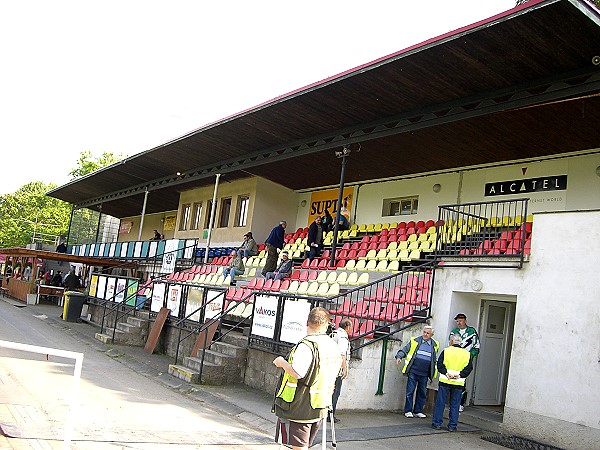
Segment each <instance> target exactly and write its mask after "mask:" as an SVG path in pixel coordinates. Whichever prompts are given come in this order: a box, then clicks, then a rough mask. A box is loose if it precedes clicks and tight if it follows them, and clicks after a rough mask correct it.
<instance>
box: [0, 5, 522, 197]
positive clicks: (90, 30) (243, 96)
mask: <svg viewBox="0 0 600 450" xmlns="http://www.w3.org/2000/svg"><path fill="white" fill-rule="evenodd" d="M514 5H515V1H514V0H493V1H491V0H486V1H482V0H453V1H448V0H445V1H442V0H429V1H417V2H409V1H406V0H396V1H377V0H372V1H370V2H365V1H364V0H363V1H355V0H346V1H339V0H320V1H313V0H307V1H285V0H277V1H271V0H265V1H260V0H255V1H247V0H236V1H226V0H219V1H210V2H208V1H206V2H203V1H198V0H194V1H177V0H172V1H155V0H143V1H139V0H129V1H127V0H119V1H113V0H105V1H102V2H100V1H81V0H77V1H61V0H53V1H47V0H33V1H28V0H19V1H6V2H1V3H0V55H1V59H0V61H1V63H0V154H1V155H2V159H1V161H2V162H1V163H0V167H1V168H2V175H3V176H2V179H1V180H0V195H4V194H8V193H11V192H14V191H16V190H17V189H19V187H21V186H23V185H25V184H27V183H30V182H32V181H42V182H44V183H54V184H56V185H59V186H60V185H62V184H65V183H67V182H68V181H69V180H70V176H69V172H71V171H72V170H73V169H74V168H76V167H77V160H78V159H79V156H80V154H81V152H83V151H89V152H91V153H92V155H93V156H94V157H98V156H100V155H101V154H102V153H103V152H112V153H114V154H122V155H124V156H130V155H134V154H137V153H140V152H143V151H146V150H150V149H152V148H154V147H156V146H158V145H161V144H163V143H165V142H168V141H170V140H172V139H175V138H177V137H179V136H182V135H184V134H186V133H188V132H190V131H193V130H196V129H198V128H200V127H202V126H203V125H205V124H207V123H211V122H214V121H217V120H219V119H221V118H224V117H227V116H230V115H232V114H235V113H237V112H240V111H243V110H245V109H248V108H251V107H252V106H256V105H258V104H261V103H263V102H266V101H268V100H270V99H272V98H274V97H277V96H280V95H282V94H285V93H287V92H290V91H293V90H296V89H299V88H301V87H303V86H306V85H308V84H311V83H314V82H317V81H319V80H322V79H325V78H327V77H330V76H332V75H335V74H338V73H340V72H343V71H346V70H349V69H351V68H353V67H356V66H358V65H361V64H364V63H367V62H369V61H372V60H375V59H377V58H381V57H383V56H385V55H389V54H391V53H394V52H397V51H399V50H402V49H403V48H406V47H408V46H411V45H414V44H417V43H419V42H423V41H425V40H427V39H430V38H432V37H435V36H439V35H441V34H444V33H447V32H449V31H451V30H455V29H457V28H460V27H462V26H465V25H469V24H471V23H474V22H477V21H479V20H482V19H485V18H487V17H490V16H493V15H495V14H498V13H500V12H503V11H506V10H508V9H510V8H512V7H514Z"/></svg>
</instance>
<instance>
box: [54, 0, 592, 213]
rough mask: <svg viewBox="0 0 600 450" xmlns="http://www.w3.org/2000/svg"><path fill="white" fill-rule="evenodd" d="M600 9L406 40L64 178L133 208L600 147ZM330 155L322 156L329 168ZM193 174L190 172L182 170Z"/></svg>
mask: <svg viewBox="0 0 600 450" xmlns="http://www.w3.org/2000/svg"><path fill="white" fill-rule="evenodd" d="M598 42H600V14H599V12H598V10H597V9H595V7H593V6H591V4H590V3H588V2H586V1H582V0H580V1H577V0H573V1H568V0H544V1H540V0H538V1H530V2H528V3H525V4H524V5H521V6H519V7H516V8H514V9H511V10H509V11H507V12H505V13H502V14H499V15H497V16H494V17H491V18H489V19H486V20H484V21H481V22H478V23H475V24H472V25H469V26H467V27H464V28H461V29H459V30H456V31H453V32H451V33H448V34H445V35H442V36H439V37H436V38H433V39H430V40H428V41H425V42H423V43H421V44H418V45H415V46H412V47H409V48H406V49H403V50H401V51H399V52H397V53H394V54H392V55H388V56H385V57H383V58H380V59H378V60H376V61H373V62H370V63H368V64H365V65H362V66H359V67H356V68H354V69H351V70H349V71H346V72H343V73H341V74H338V75H336V76H333V77H331V78H328V79H326V80H323V81H320V82H318V83H314V84H312V85H309V86H306V87H304V88H301V89H299V90H297V91H294V92H291V93H288V94H285V95H282V96H280V97H278V98H275V99H273V100H270V101H268V102H266V103H263V104H261V105H258V106H256V107H254V108H251V109H249V110H246V111H242V112H240V113H238V114H235V115H233V116H230V117H227V118H225V119H222V120H220V121H217V122H215V123H212V124H209V125H206V126H203V127H202V128H199V129H198V130H195V131H193V132H191V133H189V134H187V135H185V136H182V137H180V138H177V139H174V140H173V141H170V142H167V143H165V144H163V145H160V146H158V147H155V148H153V149H150V150H148V151H146V152H143V153H140V154H138V155H135V156H132V157H129V158H126V159H124V160H122V161H121V162H119V163H116V164H113V165H111V166H109V167H107V168H104V169H102V170H99V171H97V172H94V173H93V174H90V175H88V176H85V177H83V178H81V179H78V180H76V181H73V182H71V183H68V184H66V185H64V186H61V187H58V188H56V189H54V190H52V191H51V192H49V194H48V195H50V196H52V197H56V198H59V199H62V200H65V201H67V202H69V203H72V204H76V205H78V206H86V207H92V206H93V205H98V204H100V203H101V204H102V212H104V213H107V214H110V215H113V216H116V217H125V216H131V215H137V214H139V213H140V211H141V205H142V203H143V196H144V192H145V191H146V190H148V191H150V195H148V203H147V206H146V213H155V212H161V211H167V210H172V209H177V207H178V203H179V193H180V192H181V191H184V190H187V189H190V188H193V187H199V186H204V185H212V184H213V183H214V176H213V175H214V174H216V173H221V174H223V177H224V179H226V180H230V181H231V180H235V179H239V178H245V177H249V176H260V177H264V178H267V179H269V180H271V181H273V182H275V183H279V184H281V185H284V186H286V187H288V188H290V189H295V190H301V189H311V188H317V187H322V186H330V185H336V184H337V183H338V182H339V176H340V164H339V161H338V160H337V159H336V157H335V155H334V149H338V150H339V149H340V148H341V147H342V145H344V144H357V143H360V144H361V150H360V152H355V151H354V152H353V153H352V154H351V157H350V159H349V163H348V165H347V170H346V182H347V183H356V182H360V181H365V180H372V179H381V178H387V177H398V176H403V175H409V174H415V173H430V172H435V171H442V170H448V169H454V168H460V167H468V166H476V165H486V164H495V163H500V162H503V161H514V160H521V159H527V158H540V157H547V156H551V155H558V154H564V153H568V152H580V151H585V150H589V149H593V148H596V147H598V146H600V139H599V136H598V131H597V125H596V124H598V123H600V65H597V64H595V62H597V61H596V60H595V59H594V58H595V57H596V58H598V62H600V49H599V48H598V45H597V43H598ZM315 161H318V164H315ZM178 173H180V175H178Z"/></svg>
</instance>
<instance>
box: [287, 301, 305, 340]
mask: <svg viewBox="0 0 600 450" xmlns="http://www.w3.org/2000/svg"><path fill="white" fill-rule="evenodd" d="M309 312H310V303H308V302H306V301H303V300H286V301H285V302H284V304H283V318H282V320H281V335H280V340H282V341H284V342H289V343H291V344H297V343H298V342H300V339H302V338H303V337H304V336H306V321H307V320H308V313H309Z"/></svg>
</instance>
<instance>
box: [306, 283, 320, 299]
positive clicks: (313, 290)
mask: <svg viewBox="0 0 600 450" xmlns="http://www.w3.org/2000/svg"><path fill="white" fill-rule="evenodd" d="M318 291H319V283H318V282H316V281H313V282H312V283H310V284H309V285H308V289H307V290H306V295H310V296H314V295H317V292H318Z"/></svg>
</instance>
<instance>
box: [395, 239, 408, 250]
mask: <svg viewBox="0 0 600 450" xmlns="http://www.w3.org/2000/svg"><path fill="white" fill-rule="evenodd" d="M408 244H409V242H408V241H400V242H398V250H406V249H407V248H408Z"/></svg>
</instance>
